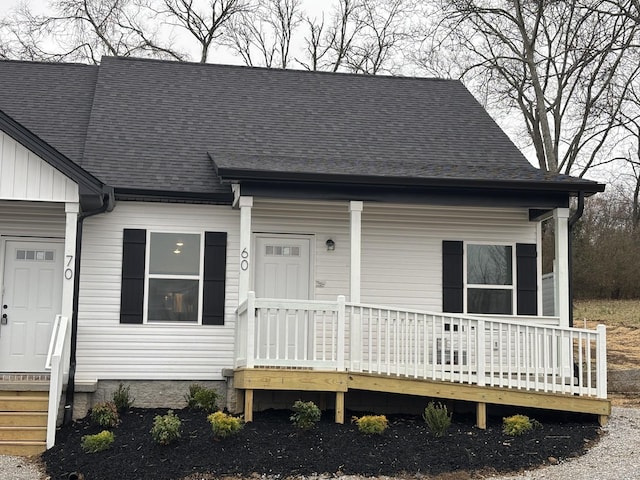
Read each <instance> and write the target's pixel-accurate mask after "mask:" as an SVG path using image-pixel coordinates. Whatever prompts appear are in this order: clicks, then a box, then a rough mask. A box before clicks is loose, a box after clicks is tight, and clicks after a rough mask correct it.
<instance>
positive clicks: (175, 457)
mask: <svg viewBox="0 0 640 480" xmlns="http://www.w3.org/2000/svg"><path fill="white" fill-rule="evenodd" d="M166 412H167V410H166V409H140V408H133V409H131V410H130V411H129V412H127V413H125V414H124V415H123V416H122V422H121V423H120V425H119V426H118V427H117V428H115V429H114V433H115V436H116V439H115V442H114V444H113V446H112V448H111V449H109V450H106V451H104V452H99V453H94V454H85V453H84V452H83V451H82V450H81V448H80V438H81V437H82V436H83V435H87V434H94V433H98V432H99V431H100V430H102V428H100V427H97V426H95V425H91V423H90V422H89V419H88V418H85V419H82V420H80V421H77V422H73V423H71V424H69V425H67V426H64V427H63V428H62V429H61V430H60V431H59V432H58V437H57V441H56V445H55V446H54V447H53V448H52V449H50V450H48V451H47V452H45V453H44V454H43V455H42V459H43V461H44V463H45V464H46V470H47V473H48V474H49V475H50V476H51V479H52V480H59V479H65V480H66V479H67V478H69V474H70V473H72V472H77V473H81V474H83V475H84V478H85V479H86V480H113V479H118V478H126V479H127V480H134V479H157V480H165V479H182V478H185V477H187V476H189V475H191V474H194V473H200V474H203V475H202V477H197V478H204V477H207V478H212V476H214V475H215V476H226V475H239V476H250V475H254V474H259V475H272V476H282V477H289V476H300V475H312V474H322V473H328V474H346V475H364V476H375V475H399V474H404V475H407V474H409V475H423V476H427V475H437V474H442V473H445V472H456V471H465V472H484V473H485V474H486V472H496V473H503V472H512V471H521V470H524V469H531V468H536V467H539V466H541V465H544V464H548V463H549V462H550V461H551V462H554V461H556V460H557V461H562V460H563V459H566V458H568V457H574V456H578V455H581V454H583V453H584V452H585V450H586V448H587V447H588V446H589V445H590V444H591V443H592V442H593V441H594V440H595V439H597V438H598V436H599V432H600V429H599V427H598V425H597V423H596V421H595V419H594V417H586V418H585V417H580V416H575V415H572V416H563V415H559V414H545V413H544V412H541V411H534V412H532V413H530V416H532V418H536V419H537V420H539V421H540V422H542V425H543V426H542V428H539V429H536V430H533V431H531V432H529V433H526V434H525V435H523V436H520V437H510V436H507V435H505V434H503V433H502V424H501V418H493V417H491V418H490V419H489V425H488V428H487V429H486V430H479V429H477V428H475V427H474V426H473V418H472V417H465V416H459V415H455V414H454V422H453V424H452V425H451V428H450V429H449V430H448V431H447V433H446V434H445V436H444V437H441V438H434V437H433V436H432V435H431V433H430V432H429V430H428V428H427V426H426V425H425V423H424V421H423V420H422V418H421V417H419V416H409V415H396V416H393V415H392V416H389V428H388V429H387V430H386V431H385V432H384V433H383V434H382V435H371V436H367V435H364V434H362V433H360V432H359V431H358V429H357V427H356V426H355V424H353V423H345V424H344V425H338V424H335V423H333V421H332V419H333V416H332V415H333V412H329V411H327V412H323V417H322V420H321V421H320V422H319V423H318V424H317V426H316V427H315V428H313V429H312V430H308V431H302V430H299V429H297V428H295V427H294V426H293V425H292V424H291V422H290V421H289V416H290V414H291V412H289V411H282V410H268V411H265V412H256V413H255V414H254V421H253V422H251V423H248V424H246V425H245V427H244V428H243V429H242V431H241V432H240V433H239V434H238V435H236V436H234V437H229V438H226V439H221V440H217V439H215V438H214V436H213V433H212V431H211V427H210V425H209V423H208V422H207V421H206V414H204V413H203V412H202V411H198V410H191V409H184V410H177V411H176V414H177V415H178V417H179V418H180V419H181V420H182V436H181V438H180V439H179V440H178V441H177V442H176V443H174V444H172V445H168V446H160V445H156V444H155V443H154V442H153V440H152V438H151V435H150V434H149V431H150V429H151V426H152V424H153V418H154V416H155V415H164V414H165V413H166ZM554 459H555V460H554ZM192 478H196V477H195V476H194V477H192Z"/></svg>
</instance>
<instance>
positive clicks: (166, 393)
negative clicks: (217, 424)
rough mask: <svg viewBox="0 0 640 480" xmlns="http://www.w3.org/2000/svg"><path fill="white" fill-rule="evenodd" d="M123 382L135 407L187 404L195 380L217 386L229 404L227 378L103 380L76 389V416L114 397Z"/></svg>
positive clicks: (223, 402) (224, 404)
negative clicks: (88, 386)
mask: <svg viewBox="0 0 640 480" xmlns="http://www.w3.org/2000/svg"><path fill="white" fill-rule="evenodd" d="M120 383H122V385H124V386H125V387H129V393H130V395H131V398H132V399H133V406H134V407H140V408H167V409H168V408H174V409H180V408H184V407H185V406H186V405H187V401H186V400H185V396H187V395H188V393H189V386H190V385H193V384H194V383H197V384H199V385H202V386H204V387H207V388H215V389H216V391H217V392H218V395H219V396H220V397H219V400H218V405H219V407H220V408H225V407H227V381H226V380H194V381H182V380H100V381H98V383H97V385H95V386H94V387H93V388H78V389H76V393H75V397H74V406H73V418H74V419H78V418H82V417H85V416H86V415H87V413H88V412H89V410H90V409H91V407H93V406H94V405H95V404H97V403H101V402H108V401H111V400H113V392H115V391H116V390H117V389H118V386H119V385H120ZM63 395H64V394H63Z"/></svg>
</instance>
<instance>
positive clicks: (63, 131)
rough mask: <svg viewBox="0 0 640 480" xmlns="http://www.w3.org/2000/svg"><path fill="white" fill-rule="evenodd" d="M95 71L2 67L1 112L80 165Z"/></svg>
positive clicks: (71, 66) (46, 66)
mask: <svg viewBox="0 0 640 480" xmlns="http://www.w3.org/2000/svg"><path fill="white" fill-rule="evenodd" d="M97 75H98V67H97V66H92V65H81V64H68V63H67V64H60V63H40V62H18V61H2V62H0V110H2V111H3V112H4V113H6V114H7V115H9V116H10V117H12V118H13V119H14V120H15V121H17V122H19V123H20V124H22V125H23V126H24V127H26V128H28V129H29V130H31V131H32V132H33V133H34V134H35V135H37V136H38V137H40V138H41V139H42V140H44V141H45V142H47V143H49V144H50V145H51V146H53V147H55V148H56V149H57V150H58V151H59V152H60V153H62V154H63V155H65V156H66V157H67V158H69V159H70V160H73V161H74V162H76V163H80V162H81V160H82V154H83V149H84V141H85V135H86V132H87V123H88V122H89V115H90V113H91V105H92V101H93V91H94V88H95V83H96V78H97Z"/></svg>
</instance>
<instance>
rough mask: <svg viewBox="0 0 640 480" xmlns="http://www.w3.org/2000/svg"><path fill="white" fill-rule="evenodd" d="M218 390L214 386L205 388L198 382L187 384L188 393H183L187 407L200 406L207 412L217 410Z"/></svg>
mask: <svg viewBox="0 0 640 480" xmlns="http://www.w3.org/2000/svg"><path fill="white" fill-rule="evenodd" d="M218 397H219V395H218V392H216V390H215V389H214V388H207V387H204V386H202V385H200V384H199V383H194V384H192V385H189V393H188V394H187V395H185V397H184V398H185V400H186V401H187V406H188V407H189V408H200V409H202V410H204V411H205V412H207V413H211V412H215V411H216V410H218Z"/></svg>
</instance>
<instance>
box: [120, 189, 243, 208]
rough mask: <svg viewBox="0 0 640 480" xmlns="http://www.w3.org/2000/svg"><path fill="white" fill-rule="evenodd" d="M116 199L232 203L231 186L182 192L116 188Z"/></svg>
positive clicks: (210, 203) (208, 203)
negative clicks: (224, 189)
mask: <svg viewBox="0 0 640 480" xmlns="http://www.w3.org/2000/svg"><path fill="white" fill-rule="evenodd" d="M114 193H115V198H116V200H123V201H139V202H165V203H192V204H206V205H231V204H232V203H233V193H232V192H231V187H227V191H225V192H181V191H177V190H144V189H138V188H116V189H115V190H114Z"/></svg>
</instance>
